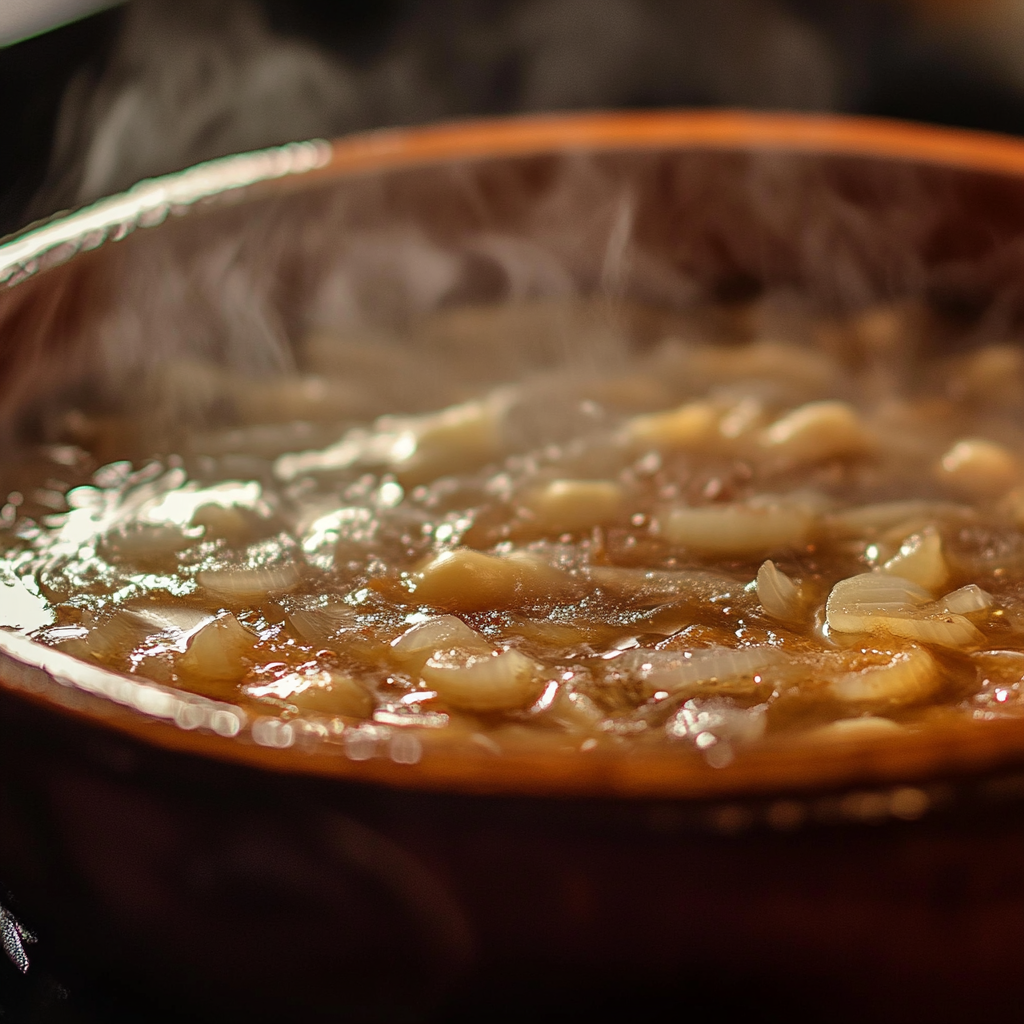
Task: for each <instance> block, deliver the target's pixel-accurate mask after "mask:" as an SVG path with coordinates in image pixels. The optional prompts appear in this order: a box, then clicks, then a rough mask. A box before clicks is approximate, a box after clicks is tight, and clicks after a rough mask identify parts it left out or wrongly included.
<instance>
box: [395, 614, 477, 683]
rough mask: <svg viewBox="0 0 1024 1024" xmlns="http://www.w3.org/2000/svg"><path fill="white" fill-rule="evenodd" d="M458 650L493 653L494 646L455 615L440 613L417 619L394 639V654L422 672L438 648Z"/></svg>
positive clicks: (407, 665)
mask: <svg viewBox="0 0 1024 1024" xmlns="http://www.w3.org/2000/svg"><path fill="white" fill-rule="evenodd" d="M451 650H459V651H463V652H464V653H465V654H467V655H469V654H480V655H485V654H491V653H492V651H493V650H494V648H493V647H492V646H491V645H490V644H489V643H488V642H487V641H486V640H485V639H484V638H483V637H482V636H481V635H480V634H479V633H477V632H476V630H474V629H471V628H470V627H469V626H467V625H466V623H464V622H463V621H462V619H459V618H456V617H455V616H454V615H438V616H436V617H434V618H432V619H427V621H426V622H420V623H417V624H416V625H415V626H413V627H412V628H411V629H407V630H406V631H405V632H404V633H403V634H402V635H401V636H400V637H398V638H397V639H395V640H392V641H391V656H392V657H393V658H394V660H395V661H396V662H397V663H398V664H399V665H401V666H402V667H403V668H407V669H408V670H409V671H410V672H419V671H420V669H422V668H423V666H424V664H426V662H427V661H428V660H429V659H430V658H431V657H433V655H435V654H437V653H438V652H439V651H451Z"/></svg>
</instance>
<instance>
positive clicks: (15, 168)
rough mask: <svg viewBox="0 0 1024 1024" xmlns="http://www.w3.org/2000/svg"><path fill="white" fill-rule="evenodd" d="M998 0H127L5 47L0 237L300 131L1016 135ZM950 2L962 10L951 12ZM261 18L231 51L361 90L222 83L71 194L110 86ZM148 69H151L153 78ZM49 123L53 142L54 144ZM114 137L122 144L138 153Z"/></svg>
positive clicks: (0, 56) (169, 74) (170, 66)
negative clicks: (184, 124) (178, 131)
mask: <svg viewBox="0 0 1024 1024" xmlns="http://www.w3.org/2000/svg"><path fill="white" fill-rule="evenodd" d="M1000 4H1002V5H1003V6H1005V7H1007V8H1008V9H1009V8H1010V7H1012V6H1013V5H1014V0H971V2H966V0H964V2H961V3H957V2H956V0H917V2H916V3H903V2H900V0H716V2H711V0H548V2H546V3H545V2H540V3H537V2H534V3H532V4H531V3H527V2H525V0H433V2H431V3H422V2H416V0H375V2H373V3H365V2H361V3H357V2H352V0H335V2H327V0H201V2H198V3H197V2H195V0H175V2H173V3H171V2H169V0H132V2H131V3H128V4H126V5H124V6H121V7H115V8H114V9H111V10H108V11H105V12H102V13H100V14H97V15H93V16H91V17H89V18H86V19H84V20H82V21H79V22H77V23H74V24H71V25H67V26H64V27H62V28H59V29H56V30H54V31H52V32H49V33H46V34H44V35H41V36H37V37H35V38H33V39H29V40H26V41H23V42H20V43H16V44H14V45H12V46H9V47H7V48H6V49H2V50H0V96H2V97H3V100H4V102H3V105H2V107H0V139H2V144H0V235H2V234H6V233H10V232H12V231H15V230H17V229H18V228H20V227H22V226H24V224H25V223H27V222H28V221H30V220H32V219H37V218H39V217H42V216H46V215H48V214H50V213H52V212H54V211H56V210H58V209H63V208H67V207H73V206H76V205H81V204H82V203H83V202H87V201H89V200H90V199H93V198H96V195H97V191H98V190H100V191H118V190H120V189H121V188H123V187H125V186H126V185H128V184H130V183H131V181H132V180H135V177H136V176H138V177H143V176H148V175H151V174H154V173H160V172H163V171H167V170H172V169H175V168H176V167H177V166H186V165H188V164H190V163H193V162H195V161H196V159H197V158H199V159H205V158H208V157H212V156H216V155H221V153H222V152H227V151H232V150H233V149H244V148H256V147H257V146H259V145H267V144H272V143H277V142H283V141H287V140H288V139H289V138H291V137H294V134H298V135H302V134H307V135H308V134H320V135H331V134H339V133H342V132H344V131H348V130H358V129H363V128H370V127H375V126H377V125H383V124H394V123H410V122H417V121H428V120H437V119H442V118H446V117H466V116H473V115H487V114H507V113H514V112H516V111H520V110H527V109H566V108H587V107H597V108H600V107H618V108H641V107H676V106H722V105H724V106H747V107H776V108H778V107H783V108H784V107H803V108H809V109H826V110H838V111H843V112H850V113H859V114H871V115H881V116H886V117H896V118H909V119H914V120H921V121H929V122H936V123H941V124H949V125H958V126H964V127H970V128H981V129H991V130H997V131H1005V132H1012V133H1016V132H1020V131H1022V130H1024V86H1022V85H1020V84H1019V83H1016V82H1014V81H1013V74H1012V60H1013V51H1012V48H1010V50H1009V57H1008V56H1007V53H1008V51H1007V48H1006V47H1004V48H1003V52H1002V54H1001V57H1000V56H997V55H993V53H992V52H991V46H992V32H991V26H989V36H988V38H987V41H986V39H982V40H981V41H980V42H979V40H978V39H977V38H975V36H977V35H978V33H977V32H975V31H974V29H975V27H976V26H974V25H973V24H972V20H977V19H976V17H975V16H974V15H972V14H971V13H970V12H971V11H972V9H977V10H978V11H981V10H982V9H992V8H993V7H998V6H999V5H1000ZM955 8H961V9H962V12H967V13H962V12H961V16H960V17H959V18H953V19H952V21H951V20H950V18H949V17H948V13H949V10H950V9H955ZM936 11H937V12H938V13H936ZM538 12H539V13H538ZM624 18H625V20H626V22H627V23H628V24H633V23H634V22H636V23H640V22H642V23H643V25H644V26H645V29H644V31H646V33H647V36H648V37H650V38H648V39H647V41H637V40H636V39H632V37H631V39H632V41H630V40H629V39H627V40H625V41H623V36H624V35H628V33H624V31H623V28H622V25H621V23H622V22H623V19H624ZM253 24H258V25H259V26H260V28H259V31H260V32H261V33H263V35H262V36H261V39H260V40H259V41H257V42H253V41H252V40H251V39H250V40H249V42H248V43H245V44H244V45H242V47H241V49H243V50H244V49H245V46H249V47H250V51H251V52H249V55H248V57H247V58H246V57H244V56H243V58H241V59H242V61H243V63H244V60H245V59H248V60H249V66H250V67H251V66H258V65H259V64H260V63H261V61H262V63H263V65H264V66H268V65H267V52H268V50H267V47H268V46H270V45H274V44H275V43H276V44H284V45H286V46H291V47H292V52H291V56H292V57H293V58H295V60H296V61H297V62H298V63H299V64H301V63H302V61H303V59H304V58H308V59H309V60H307V63H309V62H311V61H312V58H313V57H314V56H316V57H317V58H318V59H319V58H321V57H322V58H324V60H325V61H326V62H327V64H329V65H330V67H331V68H332V69H334V70H336V71H338V70H339V69H340V73H342V74H344V75H348V76H349V78H350V79H351V80H352V81H354V82H355V87H354V89H355V93H356V98H355V100H354V102H353V103H350V104H349V107H348V108H346V109H345V110H341V109H339V103H340V101H339V100H338V98H337V97H336V96H334V95H329V96H324V95H323V91H324V90H323V82H322V81H321V80H317V81H314V82H313V84H312V85H311V84H310V81H311V80H309V81H302V82H297V80H296V75H295V74H294V73H293V74H291V77H288V73H287V72H282V83H281V88H280V90H279V92H280V95H282V96H284V97H285V99H287V98H288V96H289V95H291V98H292V102H293V105H294V111H295V114H296V115H297V116H296V117H289V116H288V115H287V113H284V112H282V111H287V103H285V104H284V106H283V107H282V111H278V112H277V113H264V114H261V113H260V111H261V110H262V109H263V108H265V107H266V106H267V104H266V102H265V92H264V93H260V91H259V90H260V89H263V90H265V89H266V88H267V85H266V83H265V82H264V83H263V84H262V86H259V87H254V89H255V93H256V94H255V95H252V96H251V97H247V94H246V89H247V86H246V84H245V82H242V83H241V84H238V81H234V85H235V86H236V87H235V88H233V89H232V90H231V92H232V95H231V96H230V98H225V99H224V100H223V104H222V105H223V109H221V110H214V111H212V112H207V113H205V114H204V115H203V117H204V118H205V120H204V121H203V123H202V125H201V126H199V127H195V128H194V130H191V134H190V135H189V136H188V137H187V138H183V139H182V140H181V141H180V146H179V148H178V150H177V151H175V149H174V142H173V141H171V142H167V141H166V140H164V141H163V143H162V146H161V148H160V152H158V153H154V154H153V155H152V157H150V158H146V157H143V158H140V160H141V162H138V164H137V166H135V165H134V164H132V163H131V162H129V165H127V166H124V161H123V160H122V161H121V164H122V167H123V173H122V174H121V176H120V177H119V176H118V175H117V174H114V175H112V176H111V175H108V177H107V178H106V179H102V180H101V182H100V184H98V185H97V184H96V182H95V181H94V182H93V183H92V184H91V185H90V188H89V189H86V190H85V191H84V192H83V191H82V190H81V188H80V187H79V186H80V185H81V163H82V159H83V153H84V152H85V151H86V150H87V149H88V147H89V144H90V141H91V139H92V137H93V136H95V134H96V132H97V130H98V128H97V126H98V125H99V124H100V123H101V122H102V120H103V117H104V114H105V113H106V112H109V110H110V108H111V106H112V105H113V103H114V102H115V101H116V98H117V96H118V95H119V94H120V93H123V92H124V91H125V90H126V89H129V88H133V87H135V88H141V89H146V88H149V89H159V88H163V89H164V90H165V91H166V90H167V88H168V85H167V82H168V80H169V79H170V80H172V87H173V88H174V89H177V93H176V95H175V97H174V101H175V102H180V103H181V104H182V106H184V107H187V106H188V97H189V93H188V88H187V86H189V85H190V84H191V81H190V78H189V76H191V78H192V79H195V78H196V76H197V75H201V74H204V73H207V72H208V71H209V69H208V68H206V67H205V65H204V63H203V62H206V64H208V63H209V59H210V58H209V53H205V54H203V55H201V56H200V57H195V55H194V54H189V53H187V52H185V51H184V50H183V49H182V47H183V45H184V43H183V41H182V40H183V38H185V39H187V38H189V37H191V38H193V39H203V40H205V41H206V42H207V43H208V44H210V46H212V48H213V49H214V50H216V46H217V40H218V36H221V37H223V39H224V44H223V49H224V52H225V53H226V54H227V53H228V52H229V51H231V52H234V53H235V54H236V57H237V51H238V50H239V45H238V44H237V39H236V38H235V37H237V36H238V35H239V34H240V33H242V34H244V32H245V31H248V29H247V28H246V27H245V26H248V27H249V28H251V27H252V25H253ZM628 24H627V28H628ZM1022 24H1024V23H1022ZM240 26H241V27H240ZM794 26H795V27H796V28H797V30H798V31H799V32H802V33H803V34H804V36H805V37H806V38H805V39H804V42H805V43H806V42H807V41H808V40H809V41H810V43H811V44H812V49H814V50H815V54H814V55H812V57H813V59H812V63H814V62H815V61H817V65H820V66H816V68H812V69H811V72H810V74H811V77H812V78H813V77H814V76H815V75H817V76H818V79H820V78H821V76H822V75H824V76H825V77H826V79H827V81H826V82H825V84H824V85H822V84H821V83H820V81H818V82H817V84H815V83H813V82H812V83H811V84H810V85H809V86H807V87H801V84H800V81H799V76H800V74H801V73H806V72H807V69H806V67H804V68H803V71H801V68H800V67H795V68H794V69H789V68H787V67H786V63H787V61H789V60H793V61H795V62H796V63H797V64H799V63H800V61H801V59H803V61H804V64H806V62H807V60H806V56H807V55H806V54H804V56H803V58H801V56H800V55H799V54H797V55H796V56H795V57H794V56H793V55H792V54H791V52H790V51H791V49H792V45H791V44H792V34H793V30H794ZM1022 31H1024V30H1022ZM1006 32H1007V34H1012V33H1013V32H1014V25H1013V24H1008V25H1007V29H1006ZM787 33H788V35H787ZM178 36H181V37H182V38H178ZM211 40H212V43H211ZM294 44H298V47H299V48H298V50H295V49H294ZM986 46H987V47H988V49H986ZM209 48H210V47H208V49H209ZM233 48H234V49H233ZM560 49H561V51H562V53H563V54H564V56H563V57H559V50H560ZM716 51H717V52H716ZM539 53H540V54H541V56H538V54H539ZM759 55H760V56H761V57H763V58H764V59H765V60H766V61H768V62H769V63H771V64H772V66H773V69H774V72H773V74H770V75H769V76H768V80H766V78H765V72H764V69H761V70H760V71H758V70H757V69H756V68H753V67H752V65H755V64H756V63H757V60H758V57H759ZM1008 59H1009V61H1010V72H1011V73H1010V74H1009V75H1008V74H1007V73H1006V68H1007V61H1008ZM560 60H561V61H563V63H564V69H563V70H564V74H562V75H561V77H558V75H556V76H555V77H556V78H558V80H557V81H553V80H552V74H551V69H550V66H549V65H550V64H551V62H552V61H554V62H555V64H556V65H557V64H558V62H559V61H560ZM543 61H547V62H548V63H547V64H544V66H543V67H542V68H541V70H540V71H538V66H540V64H542V63H543ZM1000 61H1001V62H1002V63H1001V64H1000ZM1021 64H1022V66H1024V39H1022V41H1021ZM698 65H699V66H698ZM153 66H160V67H161V71H160V74H161V75H162V76H163V77H162V78H159V77H157V78H153V77H152V76H151V77H150V78H148V79H147V77H146V76H147V74H149V71H148V70H147V69H149V68H151V67H153ZM237 66H238V65H237V61H236V67H237ZM631 66H632V68H633V69H634V70H633V72H632V73H631V70H630V69H631ZM652 68H654V70H655V71H656V72H657V73H652V72H651V69H652ZM175 74H178V75H180V76H181V77H182V79H184V82H177V83H174V82H173V76H174V75H175ZM238 74H239V75H241V76H242V77H243V78H244V77H245V73H243V72H238ZM228 77H229V78H230V74H229V76H228ZM298 77H301V76H298ZM314 77H315V76H314ZM251 78H252V76H251V75H249V79H251ZM321 78H322V76H321ZM805 78H806V74H805ZM787 81H790V82H793V83H794V84H793V87H792V88H791V89H787V86H786V83H787ZM816 81H817V80H816ZM403 82H404V83H405V84H404V85H403V84H402V83H403ZM140 83H141V84H140ZM396 83H397V84H396ZM304 89H305V90H306V92H305V93H303V90H304ZM318 89H319V93H317V95H315V96H311V95H310V93H311V92H314V93H315V92H317V90H318ZM403 89H404V91H403ZM289 90H291V94H290V93H289ZM62 100H63V113H62ZM163 102H164V104H165V106H166V104H167V103H168V102H169V101H167V100H166V98H165V100H164V101H163ZM247 104H248V105H247ZM214 106H216V101H215V103H214ZM254 111H255V112H256V113H254ZM164 113H165V115H166V113H167V111H166V110H165V111H164ZM147 116H149V117H151V118H152V116H153V115H152V109H149V110H147V108H146V107H145V104H143V106H142V108H141V109H140V110H139V112H138V114H137V117H138V118H140V119H144V118H146V117H147ZM260 117H262V118H263V120H262V121H260ZM275 118H276V120H275ZM247 119H248V120H247ZM241 122H245V124H241ZM61 125H62V127H61ZM292 125H294V128H293V131H289V129H290V128H291V127H292ZM58 128H60V132H59V133H58ZM293 133H294V134H293ZM55 134H60V136H61V138H62V140H63V141H58V142H57V143H56V144H55ZM165 134H166V132H165ZM125 145H130V149H131V151H132V152H133V153H134V152H137V150H138V149H139V148H140V145H138V144H136V143H135V142H134V141H133V142H131V143H130V144H129V143H126V144H125ZM141 148H144V146H143V147H141ZM122 152H124V150H122ZM114 162H115V163H116V162H117V160H116V159H115V160H114ZM90 189H91V191H90Z"/></svg>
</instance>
